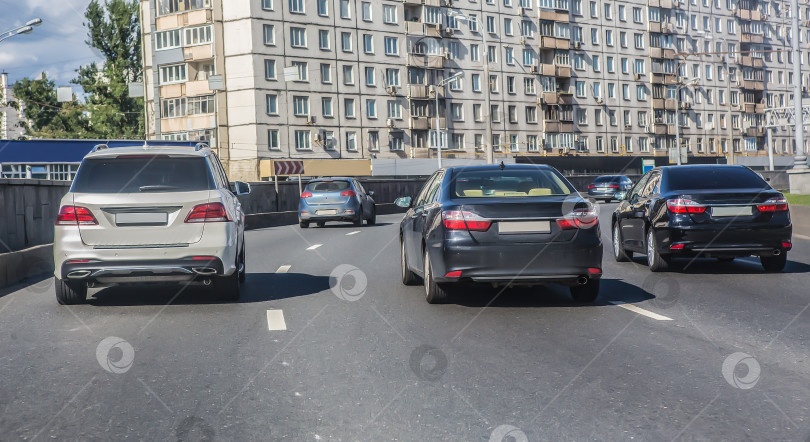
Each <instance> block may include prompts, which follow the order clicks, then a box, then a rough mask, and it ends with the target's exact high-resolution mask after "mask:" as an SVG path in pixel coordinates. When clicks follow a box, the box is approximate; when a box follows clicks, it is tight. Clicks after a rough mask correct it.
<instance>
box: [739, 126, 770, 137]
mask: <svg viewBox="0 0 810 442" xmlns="http://www.w3.org/2000/svg"><path fill="white" fill-rule="evenodd" d="M743 135H745V136H746V137H764V136H765V128H764V127H749V128H748V129H745V130H744V131H743Z"/></svg>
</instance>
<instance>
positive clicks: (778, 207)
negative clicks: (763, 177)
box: [757, 196, 788, 212]
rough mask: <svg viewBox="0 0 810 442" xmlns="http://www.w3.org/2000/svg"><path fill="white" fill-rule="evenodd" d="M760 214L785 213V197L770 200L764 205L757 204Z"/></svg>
mask: <svg viewBox="0 0 810 442" xmlns="http://www.w3.org/2000/svg"><path fill="white" fill-rule="evenodd" d="M757 209H759V211H760V212H785V211H787V209H788V202H787V200H786V199H785V197H783V196H780V197H776V198H771V199H769V200H768V201H765V202H764V203H760V204H757Z"/></svg>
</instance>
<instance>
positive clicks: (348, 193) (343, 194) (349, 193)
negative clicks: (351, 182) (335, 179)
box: [340, 189, 357, 196]
mask: <svg viewBox="0 0 810 442" xmlns="http://www.w3.org/2000/svg"><path fill="white" fill-rule="evenodd" d="M340 196H357V194H356V193H354V190H351V189H349V190H344V191H343V192H340Z"/></svg>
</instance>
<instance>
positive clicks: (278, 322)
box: [267, 309, 287, 331]
mask: <svg viewBox="0 0 810 442" xmlns="http://www.w3.org/2000/svg"><path fill="white" fill-rule="evenodd" d="M267 329H268V330H270V331H274V330H276V331H277V330H287V323H286V322H284V312H283V311H281V310H275V309H274V310H268V311H267Z"/></svg>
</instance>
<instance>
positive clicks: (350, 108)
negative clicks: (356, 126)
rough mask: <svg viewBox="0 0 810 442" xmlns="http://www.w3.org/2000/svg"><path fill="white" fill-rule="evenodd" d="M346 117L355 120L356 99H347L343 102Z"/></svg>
mask: <svg viewBox="0 0 810 442" xmlns="http://www.w3.org/2000/svg"><path fill="white" fill-rule="evenodd" d="M343 108H344V115H345V117H346V118H355V114H354V98H346V99H344V100H343Z"/></svg>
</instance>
